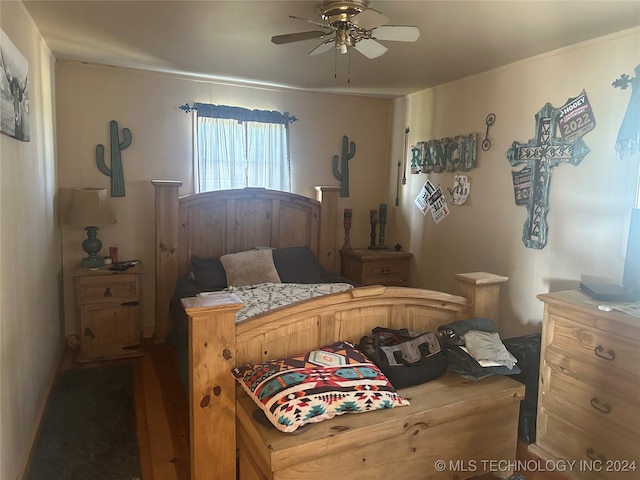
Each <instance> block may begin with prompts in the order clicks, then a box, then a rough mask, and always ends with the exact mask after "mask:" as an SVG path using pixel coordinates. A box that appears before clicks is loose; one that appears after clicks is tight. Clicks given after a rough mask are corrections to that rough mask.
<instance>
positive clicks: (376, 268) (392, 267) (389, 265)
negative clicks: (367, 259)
mask: <svg viewBox="0 0 640 480" xmlns="http://www.w3.org/2000/svg"><path fill="white" fill-rule="evenodd" d="M407 267H408V265H407V264H406V262H397V261H393V262H374V263H366V264H365V277H366V279H367V283H369V284H376V283H384V284H385V285H401V284H403V283H405V282H406V281H407V273H408V268H407Z"/></svg>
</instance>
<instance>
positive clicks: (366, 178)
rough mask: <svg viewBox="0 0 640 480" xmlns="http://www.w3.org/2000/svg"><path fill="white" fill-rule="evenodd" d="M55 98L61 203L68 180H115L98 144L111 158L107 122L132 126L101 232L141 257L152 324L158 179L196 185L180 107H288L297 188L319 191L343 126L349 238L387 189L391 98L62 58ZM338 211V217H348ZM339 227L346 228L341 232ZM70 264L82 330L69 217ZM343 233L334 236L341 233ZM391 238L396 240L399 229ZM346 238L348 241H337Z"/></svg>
mask: <svg viewBox="0 0 640 480" xmlns="http://www.w3.org/2000/svg"><path fill="white" fill-rule="evenodd" d="M56 85H57V89H56V101H57V131H58V137H57V139H58V158H59V179H60V189H61V204H60V205H61V212H63V213H64V212H66V210H67V208H68V197H69V195H68V194H69V192H70V189H72V188H74V187H102V188H107V189H109V187H110V183H109V182H110V179H109V177H107V176H105V175H103V174H102V173H101V172H100V171H99V170H98V167H97V166H96V161H95V148H96V145H97V144H103V145H105V160H106V161H107V164H108V162H109V159H110V147H109V122H110V121H111V120H116V121H117V122H118V126H119V128H120V130H121V129H122V128H124V127H127V128H129V129H130V130H131V133H132V136H133V141H132V143H131V146H130V147H129V148H127V149H126V150H124V151H123V152H122V162H123V166H124V178H125V184H126V185H125V186H126V196H125V197H123V198H111V199H110V203H111V205H112V208H113V210H114V214H115V217H116V219H117V220H118V223H117V224H116V225H110V226H105V227H104V228H102V229H100V231H99V232H98V237H99V238H100V239H101V240H102V242H103V250H106V249H107V248H108V247H109V246H117V247H118V249H119V258H120V259H133V258H137V259H140V260H142V261H143V262H144V274H143V288H142V310H143V316H144V325H145V327H146V333H147V334H150V333H151V330H152V327H153V324H154V271H155V265H154V261H155V247H154V197H153V188H152V185H151V180H152V179H163V180H181V181H183V182H184V185H183V187H182V189H181V193H182V194H187V193H192V192H193V182H192V116H191V115H189V114H185V113H184V112H183V111H182V110H179V109H178V106H179V105H182V104H184V103H190V104H191V103H193V102H205V103H214V104H222V105H235V106H240V107H246V108H251V109H264V110H278V111H281V112H285V111H287V112H290V113H291V114H292V115H295V116H296V117H297V118H298V121H297V122H294V123H293V124H292V125H291V161H292V177H293V190H294V191H295V192H296V193H300V194H303V195H307V196H314V195H315V192H314V190H313V186H314V185H338V181H337V180H336V179H335V178H334V176H333V173H332V170H331V159H332V158H333V155H340V154H341V145H342V137H343V135H347V136H348V137H349V139H350V140H352V141H354V142H355V143H356V155H355V156H354V157H353V159H352V160H351V161H350V162H349V169H350V175H351V182H350V187H351V188H350V196H349V197H348V198H344V199H341V200H340V202H339V208H340V211H342V209H343V208H353V212H354V222H353V223H354V227H353V230H352V235H351V244H352V245H364V246H366V245H368V231H367V229H368V223H366V222H368V213H367V212H368V210H369V209H370V208H375V207H376V206H377V205H378V204H379V203H380V202H382V201H383V200H384V199H385V197H386V193H387V192H386V186H387V185H386V179H385V178H384V174H385V170H386V163H387V159H388V156H389V133H388V132H389V128H390V123H391V111H392V101H391V100H386V99H374V98H365V97H356V96H338V95H330V94H315V93H305V92H301V91H293V90H291V91H282V90H272V89H259V88H247V87H239V86H231V85H222V84H217V83H211V82H205V81H201V80H193V79H188V78H184V77H176V76H172V75H167V74H159V73H150V72H143V71H139V70H132V69H126V68H113V67H106V66H99V65H87V64H83V63H78V62H64V61H58V62H57V64H56ZM341 217H342V215H340V218H339V221H340V222H341ZM342 231H343V230H342V226H340V227H339V232H342ZM62 232H63V235H62V242H63V244H62V256H63V265H64V272H65V284H64V286H65V288H64V292H65V296H64V305H65V331H66V332H67V334H71V333H77V332H78V331H79V325H78V319H77V316H76V314H75V311H74V308H73V305H74V290H73V282H72V278H71V277H70V275H69V272H70V271H71V270H72V269H73V268H75V267H76V266H77V265H78V264H79V263H80V261H81V258H82V257H83V256H84V252H83V251H82V249H81V246H80V244H81V242H82V240H83V239H84V238H85V232H84V231H83V230H82V229H81V228H76V227H71V226H68V225H62ZM342 235H343V234H342V233H340V238H339V239H337V241H342ZM388 238H389V239H390V240H391V241H393V235H389V236H388ZM340 245H341V243H340Z"/></svg>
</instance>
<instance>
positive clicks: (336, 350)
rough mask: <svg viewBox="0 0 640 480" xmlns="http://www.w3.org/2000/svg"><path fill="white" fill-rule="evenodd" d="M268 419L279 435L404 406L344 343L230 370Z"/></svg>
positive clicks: (368, 364) (375, 371) (373, 369)
mask: <svg viewBox="0 0 640 480" xmlns="http://www.w3.org/2000/svg"><path fill="white" fill-rule="evenodd" d="M232 374H233V376H234V377H235V378H236V380H238V382H239V383H240V384H241V385H242V387H243V388H244V390H245V391H246V392H247V393H248V394H249V396H250V397H251V398H252V399H253V401H254V402H255V403H256V404H257V405H258V406H259V407H260V408H261V409H262V411H263V412H264V413H265V414H266V416H267V418H268V419H269V421H270V422H271V423H272V424H273V425H274V426H275V427H276V428H277V429H278V430H281V431H283V432H293V431H294V430H296V429H297V428H298V427H301V426H302V425H305V424H307V423H316V422H321V421H322V420H327V419H330V418H333V417H334V416H336V415H342V414H344V413H363V412H370V411H373V410H379V409H384V408H393V407H400V406H405V405H409V401H408V400H406V399H404V398H403V397H401V396H400V395H399V394H398V393H397V392H396V391H395V389H394V388H393V386H392V385H391V382H389V380H388V379H387V377H385V376H384V374H383V373H382V372H381V371H380V370H379V369H378V367H376V366H375V365H374V364H373V363H371V361H370V360H369V359H368V358H367V357H366V356H364V354H362V353H361V352H360V351H358V350H356V349H355V348H354V346H353V345H352V344H350V343H348V342H338V343H334V344H332V345H327V346H324V347H322V348H321V349H320V350H315V351H312V352H306V353H301V354H299V355H295V356H292V357H288V358H279V359H276V360H271V361H267V362H264V363H260V364H255V365H244V366H241V367H236V368H234V369H233V370H232Z"/></svg>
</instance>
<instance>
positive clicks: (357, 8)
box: [271, 0, 420, 58]
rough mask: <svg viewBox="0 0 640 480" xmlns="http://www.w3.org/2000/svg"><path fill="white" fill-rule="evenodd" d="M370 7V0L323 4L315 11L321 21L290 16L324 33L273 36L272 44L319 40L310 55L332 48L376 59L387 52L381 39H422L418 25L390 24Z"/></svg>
mask: <svg viewBox="0 0 640 480" xmlns="http://www.w3.org/2000/svg"><path fill="white" fill-rule="evenodd" d="M368 4H369V2H368V1H367V0H351V1H325V2H322V3H321V4H319V5H317V6H316V8H315V11H316V14H318V15H319V16H320V17H321V18H322V20H323V21H322V22H319V21H315V20H308V19H306V18H300V17H296V16H293V15H289V17H290V18H293V19H297V20H304V21H305V22H308V23H311V24H313V25H317V26H319V27H321V28H323V29H324V30H311V31H307V32H298V33H288V34H285V35H275V36H273V37H271V41H272V42H273V43H275V44H276V45H282V44H286V43H292V42H299V41H302V40H312V39H320V40H324V41H323V42H322V43H320V44H319V45H317V46H316V47H315V48H314V49H313V50H311V51H310V52H309V55H318V54H321V53H324V52H327V51H329V50H331V49H332V48H334V49H335V52H336V54H337V53H341V54H345V53H349V52H350V51H351V47H353V48H355V49H356V50H357V51H358V52H360V53H361V54H362V55H364V56H365V57H367V58H376V57H379V56H381V55H384V54H385V53H386V51H387V50H388V49H387V47H385V46H384V45H382V44H381V43H379V42H378V40H383V41H385V40H391V41H396V42H415V41H416V40H417V39H418V37H419V36H420V30H419V29H418V27H416V26H411V25H387V23H388V22H389V19H388V18H387V17H385V16H384V15H383V14H382V13H381V12H379V11H377V10H374V9H373V8H369V6H368Z"/></svg>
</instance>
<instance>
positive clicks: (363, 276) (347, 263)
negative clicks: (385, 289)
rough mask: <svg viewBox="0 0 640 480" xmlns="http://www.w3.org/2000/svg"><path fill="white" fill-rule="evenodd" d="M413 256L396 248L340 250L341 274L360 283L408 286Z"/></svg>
mask: <svg viewBox="0 0 640 480" xmlns="http://www.w3.org/2000/svg"><path fill="white" fill-rule="evenodd" d="M412 256H413V255H412V254H411V253H408V252H396V251H395V250H374V249H371V250H369V249H366V248H365V249H357V250H340V274H341V275H342V276H343V277H347V278H348V279H350V280H353V281H354V282H357V283H359V284H360V285H388V286H396V287H397V286H402V287H406V286H408V284H409V283H408V282H409V261H410V260H411V257H412Z"/></svg>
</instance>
